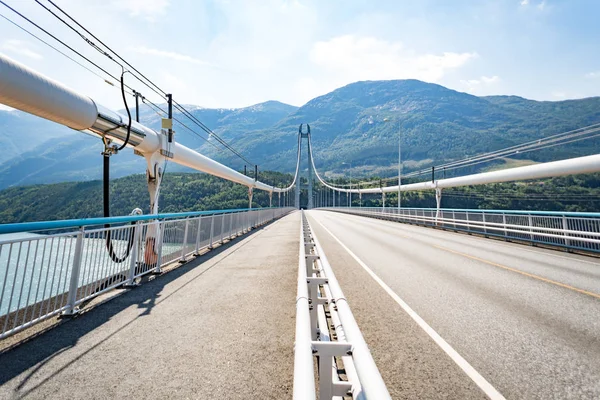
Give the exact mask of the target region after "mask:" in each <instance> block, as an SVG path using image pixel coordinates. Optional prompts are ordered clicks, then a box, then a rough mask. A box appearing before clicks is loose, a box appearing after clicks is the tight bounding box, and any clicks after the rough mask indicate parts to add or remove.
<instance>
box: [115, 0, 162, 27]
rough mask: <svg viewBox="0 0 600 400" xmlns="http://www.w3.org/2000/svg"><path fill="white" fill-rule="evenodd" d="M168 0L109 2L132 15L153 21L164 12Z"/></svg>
mask: <svg viewBox="0 0 600 400" xmlns="http://www.w3.org/2000/svg"><path fill="white" fill-rule="evenodd" d="M169 1H170V0H113V1H112V2H111V4H112V5H113V6H114V7H116V8H118V9H120V10H125V11H127V12H129V15H131V16H132V17H142V18H144V19H146V20H147V21H150V22H154V21H155V20H156V17H158V16H159V15H161V14H164V13H165V10H166V9H167V7H168V6H169Z"/></svg>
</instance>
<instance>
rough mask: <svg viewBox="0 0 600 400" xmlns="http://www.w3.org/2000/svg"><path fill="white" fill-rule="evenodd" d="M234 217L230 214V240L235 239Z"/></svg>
mask: <svg viewBox="0 0 600 400" xmlns="http://www.w3.org/2000/svg"><path fill="white" fill-rule="evenodd" d="M233 217H234V214H233V213H232V214H229V240H231V239H233V236H234V235H233Z"/></svg>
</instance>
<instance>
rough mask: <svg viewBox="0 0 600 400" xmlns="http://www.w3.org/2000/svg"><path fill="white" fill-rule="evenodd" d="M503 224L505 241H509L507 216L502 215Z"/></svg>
mask: <svg viewBox="0 0 600 400" xmlns="http://www.w3.org/2000/svg"><path fill="white" fill-rule="evenodd" d="M502 224H503V225H504V240H508V232H507V231H506V214H504V213H502Z"/></svg>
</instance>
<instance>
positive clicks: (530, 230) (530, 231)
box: [527, 214, 534, 246]
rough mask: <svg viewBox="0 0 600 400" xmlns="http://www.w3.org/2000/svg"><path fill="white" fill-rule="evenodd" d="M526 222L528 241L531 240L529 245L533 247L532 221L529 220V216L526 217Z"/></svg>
mask: <svg viewBox="0 0 600 400" xmlns="http://www.w3.org/2000/svg"><path fill="white" fill-rule="evenodd" d="M527 221H528V223H529V240H531V245H532V246H533V240H534V239H533V229H531V228H532V227H533V220H532V218H531V214H529V215H527Z"/></svg>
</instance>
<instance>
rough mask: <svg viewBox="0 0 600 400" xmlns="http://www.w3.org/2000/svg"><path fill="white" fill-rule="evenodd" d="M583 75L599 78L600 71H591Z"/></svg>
mask: <svg viewBox="0 0 600 400" xmlns="http://www.w3.org/2000/svg"><path fill="white" fill-rule="evenodd" d="M585 77H586V78H588V79H598V78H600V71H593V72H589V73H587V74H585Z"/></svg>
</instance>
